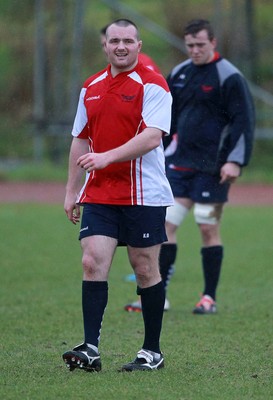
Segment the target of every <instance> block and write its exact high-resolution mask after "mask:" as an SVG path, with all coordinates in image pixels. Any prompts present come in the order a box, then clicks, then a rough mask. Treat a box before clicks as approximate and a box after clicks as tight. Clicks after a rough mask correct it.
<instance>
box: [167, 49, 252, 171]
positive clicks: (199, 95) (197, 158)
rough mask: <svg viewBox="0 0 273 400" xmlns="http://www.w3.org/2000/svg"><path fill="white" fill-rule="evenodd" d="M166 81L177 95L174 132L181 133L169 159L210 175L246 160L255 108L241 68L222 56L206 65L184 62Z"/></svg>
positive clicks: (174, 109) (247, 159) (250, 144)
mask: <svg viewBox="0 0 273 400" xmlns="http://www.w3.org/2000/svg"><path fill="white" fill-rule="evenodd" d="M167 81H168V84H169V87H170V91H171V93H172V96H173V107H172V127H171V134H174V133H178V146H177V149H176V151H175V153H174V154H173V155H172V156H170V157H168V163H172V164H174V165H175V166H179V167H186V168H193V169H196V170H199V171H203V172H208V173H211V174H218V173H219V170H220V168H221V166H222V165H223V164H224V163H225V162H228V161H232V162H236V163H238V164H239V165H241V166H244V165H246V164H247V163H248V161H249V158H250V155H251V151H252V144H253V134H254V125H255V111H254V105H253V99H252V96H251V94H250V91H249V88H248V85H247V83H246V80H245V78H244V77H243V76H242V74H241V73H240V71H239V70H238V69H237V68H235V67H234V66H233V65H232V64H231V63H230V62H229V61H227V60H226V59H223V58H221V57H220V56H219V55H218V58H217V57H216V60H214V61H212V62H211V63H209V64H205V65H202V66H196V65H194V64H193V63H192V61H191V60H187V61H184V62H182V63H181V64H179V65H177V66H176V67H175V68H174V69H173V70H172V72H171V73H170V75H169V76H168V78H167Z"/></svg>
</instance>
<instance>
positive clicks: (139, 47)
mask: <svg viewBox="0 0 273 400" xmlns="http://www.w3.org/2000/svg"><path fill="white" fill-rule="evenodd" d="M141 48H142V40H140V41H139V42H138V52H139V53H140V52H141Z"/></svg>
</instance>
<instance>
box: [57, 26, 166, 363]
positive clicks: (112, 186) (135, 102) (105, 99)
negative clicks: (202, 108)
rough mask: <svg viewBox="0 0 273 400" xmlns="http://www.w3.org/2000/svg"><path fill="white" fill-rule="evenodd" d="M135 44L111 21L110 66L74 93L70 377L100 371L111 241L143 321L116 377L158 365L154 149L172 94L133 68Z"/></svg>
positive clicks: (159, 205)
mask: <svg viewBox="0 0 273 400" xmlns="http://www.w3.org/2000/svg"><path fill="white" fill-rule="evenodd" d="M141 45H142V42H141V40H140V39H139V34H138V29H137V27H136V25H135V24H134V23H133V22H131V21H129V20H127V19H120V20H116V21H114V22H113V23H112V24H110V25H109V26H108V28H107V31H106V43H105V51H106V53H107V57H108V60H109V65H108V66H107V68H105V69H104V70H102V71H100V72H98V73H97V74H95V75H93V76H91V77H90V78H89V79H87V81H86V82H85V83H84V85H83V88H82V90H81V93H80V99H79V104H78V109H77V114H76V117H75V121H74V126H73V130H72V135H73V140H72V144H71V149H70V156H69V171H68V182H67V186H66V197H65V203H64V209H65V212H66V214H67V217H68V219H69V220H70V221H71V222H72V223H73V224H76V223H77V222H79V220H80V205H82V206H83V213H82V218H81V229H80V240H81V247H82V252H83V256H82V264H83V284H82V309H83V323H84V342H83V343H82V344H80V345H78V346H76V347H74V349H73V350H70V351H67V352H65V353H64V354H63V359H64V361H65V363H66V364H67V366H68V367H69V368H70V370H73V369H75V368H82V369H84V370H88V371H99V370H100V369H101V360H100V353H99V350H98V346H99V341H100V332H101V324H102V320H103V316H104V311H105V308H106V305H107V301H108V274H109V270H110V267H111V263H112V259H113V256H114V253H115V250H116V247H117V245H118V243H119V242H122V243H125V244H126V245H127V251H128V257H129V260H130V263H131V265H132V268H133V269H134V273H135V275H136V280H137V293H138V294H139V295H140V297H141V302H142V315H143V321H144V342H143V345H142V348H141V350H140V351H139V352H138V353H137V357H136V358H135V360H134V361H132V362H130V363H128V364H125V365H123V367H122V368H121V370H122V371H132V370H152V369H159V368H162V367H163V366H164V359H163V356H162V353H161V350H160V333H161V326H162V316H163V307H164V301H165V290H164V286H163V284H162V280H161V275H160V272H159V265H158V257H159V250H160V246H161V244H162V243H163V242H165V241H167V237H166V233H165V215H166V207H168V206H170V205H172V204H173V196H172V191H171V188H170V185H169V182H168V180H167V178H166V175H165V160H164V149H163V144H162V135H164V134H168V133H169V129H170V122H171V103H172V97H171V95H170V92H169V88H168V85H167V83H166V81H165V79H164V78H163V76H161V75H160V74H157V73H155V72H154V71H152V70H150V69H148V68H146V67H145V66H144V65H143V64H142V63H140V62H138V54H139V52H140V50H141ZM84 171H86V179H85V183H84V185H83V187H82V188H81V185H82V176H83V172H84ZM80 188H81V189H80Z"/></svg>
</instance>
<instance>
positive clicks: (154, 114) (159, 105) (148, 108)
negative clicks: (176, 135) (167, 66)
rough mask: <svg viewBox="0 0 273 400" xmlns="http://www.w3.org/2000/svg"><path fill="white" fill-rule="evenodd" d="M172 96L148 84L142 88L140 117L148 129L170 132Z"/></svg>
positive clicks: (160, 88)
mask: <svg viewBox="0 0 273 400" xmlns="http://www.w3.org/2000/svg"><path fill="white" fill-rule="evenodd" d="M171 107H172V96H171V93H170V92H167V91H166V90H165V89H163V88H162V87H161V86H159V85H156V84H151V83H148V84H146V85H145V86H144V101H143V110H142V116H143V120H144V123H145V124H146V126H147V127H149V128H158V129H160V130H162V131H163V132H165V133H169V132H170V126H171Z"/></svg>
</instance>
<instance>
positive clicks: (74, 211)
mask: <svg viewBox="0 0 273 400" xmlns="http://www.w3.org/2000/svg"><path fill="white" fill-rule="evenodd" d="M88 149H89V147H88V140H85V139H77V138H73V141H72V143H71V148H70V154H69V166H68V180H67V184H66V195H65V201H64V210H65V213H66V215H67V217H68V219H69V220H70V221H71V222H72V223H73V224H76V223H77V222H79V220H80V207H79V206H78V205H77V204H76V200H77V195H78V193H79V190H80V188H81V184H82V178H83V174H84V171H83V170H82V169H81V168H79V166H78V165H77V160H78V158H79V157H80V156H81V155H82V154H85V153H86V152H87V151H88Z"/></svg>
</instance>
